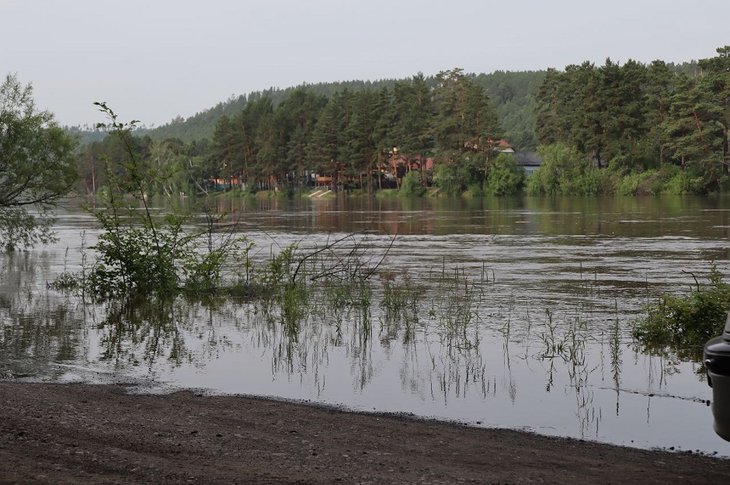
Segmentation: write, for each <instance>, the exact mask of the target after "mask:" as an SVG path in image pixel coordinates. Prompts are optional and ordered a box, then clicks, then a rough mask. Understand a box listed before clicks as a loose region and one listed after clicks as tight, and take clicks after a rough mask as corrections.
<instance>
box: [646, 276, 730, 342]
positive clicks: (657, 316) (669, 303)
mask: <svg viewBox="0 0 730 485" xmlns="http://www.w3.org/2000/svg"><path fill="white" fill-rule="evenodd" d="M707 279H708V282H707V283H706V284H700V283H699V282H697V283H696V290H694V291H692V292H691V293H690V294H689V295H684V296H672V295H662V297H661V298H660V299H659V302H658V303H657V304H656V305H654V306H651V307H650V308H649V309H648V314H647V316H646V317H645V318H643V319H642V320H640V321H638V322H637V323H636V326H635V327H634V332H633V333H634V337H635V338H636V339H637V340H638V341H639V342H640V343H642V344H643V345H645V346H647V347H653V348H662V347H672V348H675V349H677V350H679V351H680V352H682V351H686V350H688V349H692V348H694V349H695V350H696V349H698V348H702V347H703V346H704V343H705V342H706V341H707V340H708V339H710V338H712V337H714V336H716V335H720V334H721V333H722V331H723V328H724V325H725V320H726V318H727V312H728V310H730V285H728V284H727V283H725V282H724V281H723V280H722V275H721V274H720V272H719V271H718V270H717V268H716V267H715V265H714V264H713V265H712V267H711V269H710V274H709V275H708V278H707Z"/></svg>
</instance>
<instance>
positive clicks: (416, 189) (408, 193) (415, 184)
mask: <svg viewBox="0 0 730 485" xmlns="http://www.w3.org/2000/svg"><path fill="white" fill-rule="evenodd" d="M425 193H426V188H425V187H424V186H423V184H422V183H421V173H420V172H417V171H415V170H411V171H410V172H408V173H407V174H406V176H405V177H403V181H402V182H401V185H400V190H399V191H398V195H400V196H402V197H421V196H423V194H425Z"/></svg>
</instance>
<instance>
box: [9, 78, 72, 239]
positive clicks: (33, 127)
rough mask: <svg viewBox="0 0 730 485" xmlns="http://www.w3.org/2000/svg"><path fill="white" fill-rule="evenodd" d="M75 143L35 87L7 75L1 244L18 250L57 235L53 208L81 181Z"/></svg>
mask: <svg viewBox="0 0 730 485" xmlns="http://www.w3.org/2000/svg"><path fill="white" fill-rule="evenodd" d="M74 149H75V142H74V140H73V138H71V137H70V136H69V135H68V134H66V132H65V131H63V130H62V129H61V128H59V127H58V126H57V125H56V123H55V121H54V120H53V115H52V114H51V113H50V112H48V111H38V110H37V109H36V107H35V103H34V101H33V90H32V87H31V86H30V85H26V86H23V85H22V84H21V83H20V82H19V81H18V80H17V78H16V77H15V76H11V75H8V76H7V77H6V78H5V81H4V82H3V84H2V85H0V247H3V248H5V249H7V250H13V249H15V248H19V247H24V248H28V247H32V246H34V245H35V244H38V243H46V242H49V241H51V240H52V239H53V233H52V231H51V227H50V226H51V223H52V221H51V220H50V215H51V214H50V211H51V209H52V208H53V207H54V206H55V205H56V204H57V203H58V201H59V199H60V198H61V197H63V196H64V195H66V194H67V193H68V192H69V191H70V190H71V188H72V185H73V183H74V182H75V181H76V170H75V159H74Z"/></svg>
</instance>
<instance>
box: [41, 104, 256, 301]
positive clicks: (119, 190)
mask: <svg viewBox="0 0 730 485" xmlns="http://www.w3.org/2000/svg"><path fill="white" fill-rule="evenodd" d="M97 105H98V106H99V107H100V110H101V111H102V112H103V113H105V114H106V115H107V116H108V117H109V118H110V120H111V123H110V124H109V125H103V126H104V127H105V128H108V129H109V130H110V133H111V135H113V136H115V137H117V140H118V143H119V145H118V146H120V147H121V149H120V151H119V152H118V153H116V154H115V159H111V158H107V159H106V170H105V180H106V182H107V189H106V190H105V191H103V192H102V193H101V194H100V197H99V198H98V204H97V206H96V208H95V209H94V211H93V212H94V215H95V217H96V218H97V220H98V221H99V223H100V224H101V227H102V233H101V235H100V236H99V238H98V241H97V243H96V245H94V246H93V247H92V248H91V249H92V250H94V251H95V253H96V259H95V261H94V263H93V265H92V266H91V267H90V268H86V267H85V268H83V270H82V272H81V274H78V275H68V274H64V275H62V276H61V278H59V280H57V282H56V283H55V286H56V287H57V288H61V289H73V288H74V287H76V288H78V289H80V290H81V291H83V292H84V294H88V295H89V296H91V297H92V298H95V299H133V298H137V297H140V296H147V297H152V296H159V297H164V298H168V297H172V296H174V295H176V294H178V293H180V292H181V291H186V292H188V293H196V294H200V293H202V294H209V293H213V292H216V291H218V290H219V285H220V284H221V277H222V276H221V272H222V269H223V266H224V263H225V262H226V261H227V260H228V259H229V258H231V257H233V256H239V257H240V258H242V257H245V259H246V260H248V258H247V253H248V251H249V250H250V246H249V245H247V244H246V241H245V239H244V238H230V237H229V238H224V239H222V240H220V241H218V244H217V245H214V241H213V235H212V231H213V226H212V220H211V219H210V218H209V227H208V229H207V230H206V231H201V232H197V233H192V234H191V233H188V232H186V231H185V230H184V229H183V226H184V224H185V223H186V218H185V217H184V216H182V215H181V214H176V213H172V214H167V215H165V216H162V217H160V216H156V215H154V214H153V213H152V210H151V208H150V206H149V204H148V198H147V194H148V192H149V190H150V189H152V188H153V187H155V186H160V185H163V186H164V185H165V184H168V183H169V179H170V178H171V177H172V176H173V174H171V173H169V172H165V171H160V170H158V169H157V167H154V166H150V164H148V163H146V160H145V159H144V158H142V157H141V156H140V153H139V151H138V149H137V146H136V145H135V141H136V140H135V139H134V138H132V137H131V134H130V128H131V127H133V126H134V122H132V123H131V124H124V123H120V122H118V121H117V116H116V114H115V113H114V112H113V111H112V110H111V109H110V108H108V107H107V106H106V104H104V103H97ZM124 152H126V157H125V156H124ZM204 239H206V240H207V241H206V242H207V246H208V251H207V252H204V251H201V250H200V249H199V246H200V245H201V243H202V242H203V240H204ZM241 254H243V256H241Z"/></svg>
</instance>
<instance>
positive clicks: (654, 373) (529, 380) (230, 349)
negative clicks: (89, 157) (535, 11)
mask: <svg viewBox="0 0 730 485" xmlns="http://www.w3.org/2000/svg"><path fill="white" fill-rule="evenodd" d="M218 204H219V207H218V211H220V212H221V213H224V212H225V213H227V214H229V219H228V220H235V221H237V225H236V226H235V227H236V230H237V231H240V232H242V233H245V234H246V235H247V236H248V237H249V238H250V239H251V240H252V241H253V242H254V243H255V244H256V250H255V257H258V258H259V259H260V260H262V261H264V260H266V259H267V258H268V257H270V255H271V254H272V253H276V252H277V251H278V250H279V249H280V248H282V247H285V246H286V245H287V244H290V243H298V244H299V246H300V247H301V248H307V247H318V246H321V245H323V244H325V243H326V242H327V241H331V240H333V239H335V238H337V237H341V236H343V235H345V234H348V233H363V234H366V235H364V236H362V237H363V238H365V239H364V240H366V244H367V246H368V247H369V248H371V250H372V251H373V252H374V253H375V254H384V251H385V250H386V248H387V247H388V245H389V244H390V243H391V238H392V236H393V235H397V237H396V238H395V241H394V243H393V246H392V248H391V249H390V251H389V252H388V253H387V256H386V258H385V260H384V261H383V263H382V265H381V267H380V269H381V270H382V271H383V272H388V273H390V274H391V276H390V277H394V278H403V277H404V276H403V275H408V276H407V277H408V278H409V280H410V281H412V282H413V284H414V285H417V286H418V288H419V291H420V292H421V293H422V296H423V298H422V300H421V302H420V304H419V305H420V306H419V309H418V312H417V318H416V319H415V322H411V326H410V327H407V328H406V329H404V327H403V326H402V325H401V326H398V325H391V323H390V322H389V321H388V319H387V318H386V317H385V316H384V313H383V311H382V305H380V304H379V300H378V299H379V298H381V297H382V294H381V293H378V292H377V291H376V292H375V293H374V296H373V300H374V303H373V306H374V308H373V310H372V314H371V315H370V316H369V319H370V324H369V325H370V327H369V328H370V330H369V331H367V332H364V331H363V323H362V318H361V317H362V316H358V315H355V314H353V313H352V312H343V313H341V314H338V313H337V312H336V311H332V309H328V308H322V309H320V310H321V311H319V310H315V311H313V312H311V314H310V315H309V316H308V317H307V318H306V319H305V320H306V321H305V322H304V323H303V324H302V326H301V328H300V329H299V331H298V332H297V334H296V335H292V334H291V333H288V332H286V331H285V330H284V329H283V328H282V327H281V326H280V325H277V324H276V323H275V322H272V321H271V320H270V319H266V318H263V317H262V316H261V314H260V312H258V311H257V309H256V307H255V305H253V304H251V303H241V302H233V301H228V302H217V303H216V304H204V303H201V302H189V301H183V300H178V301H176V302H174V303H173V304H170V305H166V306H165V307H164V308H159V307H156V308H143V307H137V308H130V307H125V306H124V305H120V304H116V305H113V304H106V305H92V304H88V303H87V304H85V303H84V302H82V301H80V299H78V298H75V297H71V296H64V295H61V294H59V293H56V292H54V291H53V290H50V289H48V288H47V283H48V282H49V281H52V280H53V279H54V278H55V277H56V276H57V275H58V274H60V273H61V272H63V271H64V270H74V271H75V270H78V269H79V268H80V267H81V262H82V248H83V247H88V246H89V245H91V244H93V242H94V241H95V239H96V236H97V234H98V229H97V228H96V225H95V222H94V220H93V219H92V218H91V217H90V216H89V215H87V214H85V213H83V212H82V211H75V210H66V211H63V212H62V213H61V214H60V216H59V220H58V223H57V231H58V235H59V241H58V242H57V243H56V244H53V245H51V246H48V247H44V248H38V249H36V250H33V251H29V252H20V253H14V254H6V255H3V256H2V259H0V264H2V267H1V269H2V271H0V332H1V333H0V375H4V376H6V377H15V378H29V379H43V380H56V381H75V380H84V381H105V380H106V379H111V378H117V379H119V378H121V379H140V380H143V381H146V382H152V383H154V385H155V386H157V387H159V388H160V389H170V388H179V387H183V388H201V389H205V390H208V391H210V392H221V393H240V394H253V395H261V396H275V397H279V398H286V399H298V400H307V401H314V402H321V403H327V404H337V405H344V406H346V407H348V408H352V409H358V410H366V411H370V410H376V411H393V412H405V413H413V414H415V415H418V416H427V417H436V418H444V419H451V420H456V421H459V422H463V423H468V424H471V425H475V426H486V427H506V428H515V429H524V430H530V431H534V432H538V433H542V434H548V435H557V436H571V437H575V438H582V439H586V440H595V441H601V442H608V443H616V444H623V445H628V446H635V447H641V448H653V447H662V448H672V447H673V449H676V450H693V451H701V452H705V453H717V454H719V455H721V456H730V443H727V442H725V441H723V440H722V439H720V438H719V437H717V436H716V435H715V434H714V432H713V430H712V415H711V411H710V408H709V406H708V402H709V400H710V399H711V389H710V388H709V387H708V385H707V383H706V380H705V378H704V375H703V372H702V369H701V368H700V364H699V363H698V362H696V361H695V359H696V355H697V352H696V351H697V349H694V350H695V352H693V351H692V349H689V350H688V351H687V352H683V353H682V355H676V354H675V353H673V352H662V353H659V354H652V353H651V352H648V351H644V350H643V349H642V348H641V346H640V345H639V344H638V343H636V342H635V341H633V339H632V337H631V328H632V325H633V323H634V322H635V320H636V319H637V318H638V317H640V316H641V315H642V314H643V312H644V311H645V307H646V305H647V303H650V302H652V301H655V300H656V299H657V297H658V296H659V295H661V294H662V293H665V292H670V293H683V292H687V291H689V289H690V288H691V287H692V285H694V279H693V276H692V274H694V275H695V276H697V277H698V278H701V277H703V276H704V275H706V274H707V273H708V271H709V268H710V262H711V261H714V262H716V264H717V267H718V269H719V270H720V271H721V272H722V273H723V274H724V275H729V274H730V261H729V259H730V244H729V241H730V240H729V237H730V199H728V198H704V199H702V198H689V197H687V198H679V197H671V198H669V197H667V198H627V199H621V198H610V199H595V198H590V199H580V198H558V199H531V198H520V199H498V200H486V201H482V200H477V201H467V200H452V201H448V200H427V199H419V200H401V199H355V198H353V199H345V198H341V199H328V200H310V199H301V200H299V199H297V200H290V201H288V200H282V199H267V200H259V201H252V200H240V199H233V200H231V199H221V200H220V201H219V202H218ZM86 257H91V254H90V252H88V251H87V256H86ZM451 275H455V276H454V279H458V280H459V281H467V282H468V283H464V291H465V292H470V293H469V297H468V298H466V299H464V298H463V295H462V294H461V293H459V292H460V291H461V290H460V289H459V288H457V287H456V286H454V287H449V286H448V285H447V286H446V287H444V285H443V283H442V282H443V281H444V277H445V276H449V277H450V276H451ZM455 285H457V284H456V283H455ZM459 295H461V296H459ZM312 306H313V307H314V308H316V307H317V302H313V305H312ZM459 318H461V319H462V320H461V321H462V323H463V321H464V320H463V319H464V318H465V319H466V323H465V328H466V330H464V332H463V335H460V336H458V337H454V335H452V334H449V330H448V329H449V328H450V327H449V325H450V324H451V323H450V322H452V321H455V320H456V319H459Z"/></svg>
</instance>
